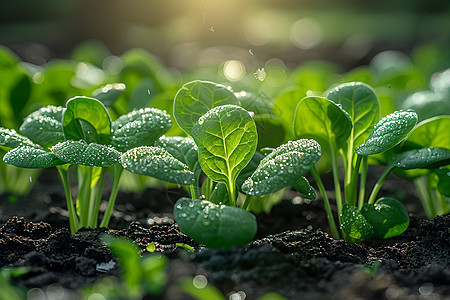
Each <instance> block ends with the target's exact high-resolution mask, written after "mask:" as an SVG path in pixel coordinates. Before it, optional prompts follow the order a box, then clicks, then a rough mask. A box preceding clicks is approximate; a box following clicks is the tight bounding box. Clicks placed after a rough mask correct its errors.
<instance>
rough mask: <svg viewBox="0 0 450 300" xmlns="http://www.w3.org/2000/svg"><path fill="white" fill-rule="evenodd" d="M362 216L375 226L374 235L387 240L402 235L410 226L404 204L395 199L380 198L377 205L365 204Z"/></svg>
mask: <svg viewBox="0 0 450 300" xmlns="http://www.w3.org/2000/svg"><path fill="white" fill-rule="evenodd" d="M361 214H362V215H363V216H364V217H365V219H366V220H367V221H368V222H369V223H370V224H371V225H372V226H373V230H374V235H375V236H376V237H378V238H383V239H387V238H390V237H393V236H397V235H400V234H402V233H403V232H404V231H405V230H406V229H407V228H408V226H409V216H408V212H407V211H406V209H405V207H404V206H403V204H402V203H401V202H400V201H398V200H396V199H394V198H388V197H386V198H380V199H379V200H378V201H377V202H375V204H367V203H366V204H364V205H363V207H362V209H361Z"/></svg>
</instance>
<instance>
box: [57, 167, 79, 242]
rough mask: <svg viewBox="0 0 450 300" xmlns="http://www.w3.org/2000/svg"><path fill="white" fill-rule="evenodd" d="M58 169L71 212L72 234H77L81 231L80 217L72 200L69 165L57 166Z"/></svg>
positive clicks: (68, 208)
mask: <svg viewBox="0 0 450 300" xmlns="http://www.w3.org/2000/svg"><path fill="white" fill-rule="evenodd" d="M56 169H57V170H58V173H59V176H60V177H61V181H62V183H63V186H64V193H65V195H66V203H67V210H68V211H69V226H70V233H71V234H75V232H77V231H78V229H80V225H79V223H78V217H77V214H76V212H75V207H74V205H73V200H72V193H71V192H70V184H69V176H68V169H69V166H68V165H60V166H57V167H56Z"/></svg>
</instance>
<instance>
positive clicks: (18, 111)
mask: <svg viewBox="0 0 450 300" xmlns="http://www.w3.org/2000/svg"><path fill="white" fill-rule="evenodd" d="M31 87H32V85H31V78H30V76H28V75H26V74H22V75H20V77H19V79H18V80H17V82H16V83H15V84H14V86H13V87H12V88H11V90H10V92H9V102H10V104H11V108H12V110H13V113H14V117H15V118H16V120H17V122H20V121H21V120H22V118H23V115H22V111H23V109H24V107H25V105H26V104H27V103H28V101H29V100H30V96H31Z"/></svg>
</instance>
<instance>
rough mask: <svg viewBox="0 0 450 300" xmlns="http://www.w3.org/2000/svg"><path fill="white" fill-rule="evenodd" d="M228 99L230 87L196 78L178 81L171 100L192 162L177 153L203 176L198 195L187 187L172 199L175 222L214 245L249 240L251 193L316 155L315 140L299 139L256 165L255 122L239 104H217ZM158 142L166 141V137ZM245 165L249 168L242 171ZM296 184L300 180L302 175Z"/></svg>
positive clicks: (301, 168) (267, 188)
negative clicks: (184, 193) (186, 194)
mask: <svg viewBox="0 0 450 300" xmlns="http://www.w3.org/2000/svg"><path fill="white" fill-rule="evenodd" d="M230 101H231V102H235V101H236V98H235V95H234V93H233V92H232V91H231V90H230V89H228V88H225V87H223V86H221V85H217V84H215V83H211V82H200V81H196V82H191V83H188V84H186V85H184V86H183V87H182V88H181V89H180V91H179V92H178V94H177V96H176V97H175V102H174V114H175V118H176V120H177V121H178V122H179V125H180V127H181V128H183V129H184V130H185V131H186V133H187V134H189V135H190V136H192V139H193V141H194V142H195V145H196V146H197V148H198V158H197V160H198V163H197V160H196V159H195V158H194V156H193V153H191V155H189V154H188V152H187V151H183V150H181V151H182V153H184V154H183V157H184V159H185V161H186V163H187V164H188V165H190V167H191V171H193V172H194V173H196V174H199V173H198V170H199V168H198V165H200V167H201V170H203V172H204V173H205V175H206V176H207V178H206V180H205V181H204V183H203V185H202V189H201V192H202V195H201V196H200V195H198V194H197V191H198V190H197V189H195V188H191V189H190V190H191V198H181V199H179V200H178V201H177V203H176V204H175V208H174V216H175V220H176V221H177V223H178V225H179V227H180V229H181V231H182V232H184V233H186V234H187V235H189V236H191V237H192V238H193V239H194V240H196V241H197V242H199V243H201V244H204V245H206V246H207V247H214V248H229V247H231V246H233V245H245V244H247V243H248V242H250V241H251V240H252V239H253V237H254V236H255V234H256V231H257V224H256V219H255V217H254V215H253V214H251V213H250V212H248V211H247V210H246V209H247V207H248V204H249V201H250V199H251V195H255V196H263V195H266V194H269V193H273V192H275V191H278V190H279V189H281V188H284V187H286V186H288V185H291V184H294V183H296V182H297V181H298V180H299V178H301V175H302V174H303V173H304V172H306V171H307V170H308V169H309V168H310V167H312V166H313V165H314V163H315V162H316V161H317V160H318V159H319V157H320V146H319V145H318V144H317V143H316V142H314V141H312V140H300V141H296V142H290V143H288V144H286V145H282V146H280V147H279V148H277V149H275V150H273V152H272V153H271V154H269V155H268V156H267V157H266V158H265V159H263V160H261V158H259V159H258V158H257V161H259V160H261V161H260V163H259V165H258V163H255V162H252V159H253V158H255V157H257V155H255V151H256V147H257V143H258V139H257V129H256V125H255V122H254V120H253V119H252V117H251V115H250V113H249V112H248V111H247V110H245V109H244V108H242V107H240V106H237V105H234V104H225V105H222V104H223V103H224V102H230ZM193 106H195V107H198V108H199V109H200V108H201V109H203V111H204V114H203V115H201V114H192V112H193V111H194V109H193ZM205 107H206V108H210V109H209V110H206V109H204V108H205ZM184 142H185V143H187V142H186V140H184ZM162 143H163V144H164V143H166V144H169V143H168V141H162ZM182 148H184V147H181V148H180V149H182ZM168 149H169V148H168ZM186 149H194V148H193V147H191V148H188V147H186ZM168 151H173V150H168ZM174 156H177V155H176V154H174ZM178 156H181V155H178ZM183 157H180V159H183ZM188 157H190V159H189V160H191V161H190V162H188V159H187V158H188ZM246 166H249V167H250V169H251V170H249V169H247V170H246V168H247V167H246ZM240 173H242V174H244V175H245V176H246V177H245V178H247V177H248V175H249V173H250V175H251V174H253V175H252V177H251V178H248V179H247V181H245V182H244V180H245V179H242V178H241V180H240V179H239V177H240ZM238 182H240V183H241V185H238V184H237V183H238ZM242 182H244V183H243V184H242ZM302 182H303V184H304V183H305V182H304V180H303V179H302ZM305 186H306V185H305ZM308 186H309V184H308ZM240 190H242V191H243V192H245V193H247V197H246V199H245V201H244V202H243V203H240V202H239V201H237V200H238V195H239V191H240ZM197 197H198V198H197Z"/></svg>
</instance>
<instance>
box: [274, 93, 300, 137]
mask: <svg viewBox="0 0 450 300" xmlns="http://www.w3.org/2000/svg"><path fill="white" fill-rule="evenodd" d="M306 92H307V89H305V88H299V87H296V88H294V89H291V90H288V91H286V92H284V93H282V94H281V95H279V96H278V97H277V98H276V99H275V103H274V105H273V111H274V114H275V115H277V116H278V117H280V119H281V121H282V124H283V126H284V130H285V133H286V138H287V139H289V140H290V139H293V135H294V132H293V131H292V124H293V123H294V116H295V108H296V107H297V105H298V102H299V101H300V100H301V99H303V98H304V97H305V96H306ZM291 137H292V138H291Z"/></svg>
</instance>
